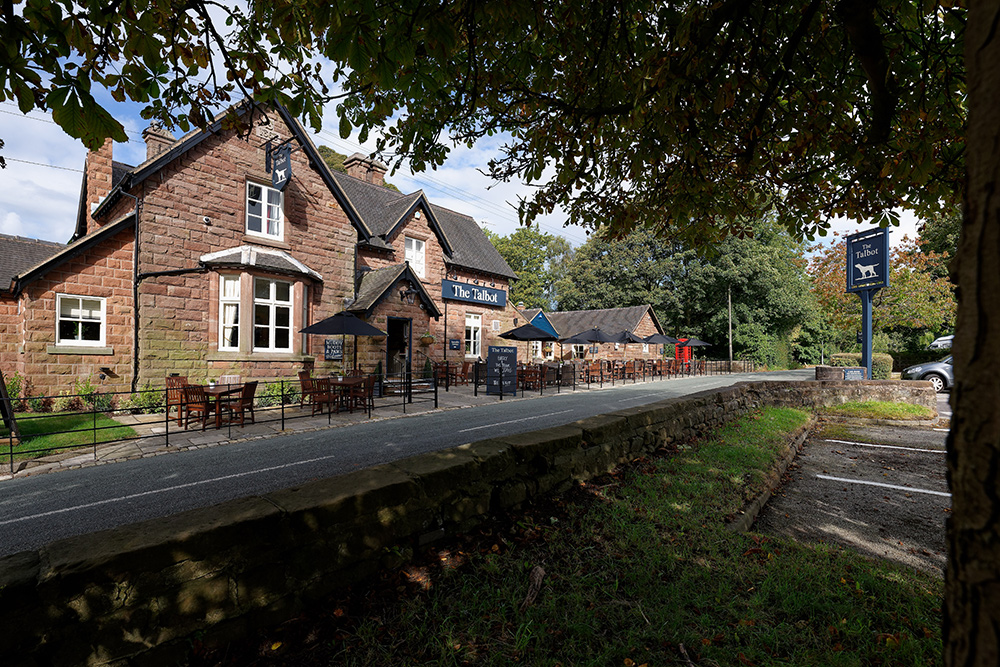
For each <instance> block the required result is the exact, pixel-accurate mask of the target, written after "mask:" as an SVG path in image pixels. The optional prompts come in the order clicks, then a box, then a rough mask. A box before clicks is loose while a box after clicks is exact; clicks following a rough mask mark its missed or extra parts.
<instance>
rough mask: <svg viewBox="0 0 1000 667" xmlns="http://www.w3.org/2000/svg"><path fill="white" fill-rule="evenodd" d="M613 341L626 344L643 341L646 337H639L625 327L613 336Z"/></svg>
mask: <svg viewBox="0 0 1000 667" xmlns="http://www.w3.org/2000/svg"><path fill="white" fill-rule="evenodd" d="M614 342H616V343H624V344H626V345H628V344H629V343H645V342H646V339H645V338H641V337H639V336H636V335H635V334H634V333H632V332H631V331H629V330H628V329H625V330H624V331H622V332H621V333H620V334H618V335H617V336H615V341H614Z"/></svg>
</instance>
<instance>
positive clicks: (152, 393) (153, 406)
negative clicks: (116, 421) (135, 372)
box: [126, 382, 165, 414]
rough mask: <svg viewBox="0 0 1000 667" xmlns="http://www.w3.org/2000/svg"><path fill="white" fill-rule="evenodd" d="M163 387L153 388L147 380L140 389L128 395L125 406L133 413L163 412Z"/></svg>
mask: <svg viewBox="0 0 1000 667" xmlns="http://www.w3.org/2000/svg"><path fill="white" fill-rule="evenodd" d="M164 391H165V390H163V389H153V386H152V385H151V384H150V383H149V382H147V383H146V384H145V385H143V387H142V389H140V390H139V391H137V392H136V393H134V394H132V395H131V396H129V399H128V405H127V406H126V407H127V408H128V409H129V411H130V412H132V413H133V414H152V413H154V412H163V394H164Z"/></svg>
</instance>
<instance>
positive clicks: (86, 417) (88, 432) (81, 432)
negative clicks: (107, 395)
mask: <svg viewBox="0 0 1000 667" xmlns="http://www.w3.org/2000/svg"><path fill="white" fill-rule="evenodd" d="M17 426H18V430H19V432H20V434H21V442H20V443H14V459H15V460H21V459H28V458H35V457H37V456H44V455H46V454H52V453H55V452H56V451H65V450H69V449H75V448H78V447H91V446H93V445H94V442H95V438H96V442H97V443H98V444H100V443H103V442H113V441H115V440H124V439H127V438H134V437H136V432H135V429H133V428H132V427H130V426H124V425H122V424H119V423H118V422H116V421H115V420H114V419H111V418H110V417H108V416H107V415H104V414H101V413H100V412H98V413H97V417H96V431H95V430H94V429H95V418H94V414H93V413H71V414H58V413H57V414H49V415H34V414H32V415H30V416H29V415H18V420H17ZM9 435H10V431H9V430H8V429H0V438H2V439H4V440H6V439H7V438H8V436H9ZM8 442H9V440H8ZM0 444H3V447H2V449H0V455H3V456H9V448H8V446H6V443H0Z"/></svg>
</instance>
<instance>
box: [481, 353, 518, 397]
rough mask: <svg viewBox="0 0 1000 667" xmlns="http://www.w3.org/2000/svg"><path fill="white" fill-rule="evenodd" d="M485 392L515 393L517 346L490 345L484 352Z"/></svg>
mask: <svg viewBox="0 0 1000 667" xmlns="http://www.w3.org/2000/svg"><path fill="white" fill-rule="evenodd" d="M486 393H487V394H507V395H510V394H516V393H517V348H516V347H500V346H498V345H490V347H489V350H488V351H487V353H486Z"/></svg>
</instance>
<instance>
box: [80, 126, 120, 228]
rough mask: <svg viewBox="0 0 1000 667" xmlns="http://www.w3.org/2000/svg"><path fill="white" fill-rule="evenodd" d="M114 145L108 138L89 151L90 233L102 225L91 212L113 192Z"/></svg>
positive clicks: (88, 211) (88, 210) (88, 193)
mask: <svg viewBox="0 0 1000 667" xmlns="http://www.w3.org/2000/svg"><path fill="white" fill-rule="evenodd" d="M114 145H115V144H114V141H112V140H111V139H110V138H108V139H105V140H104V145H103V146H101V147H100V148H98V149H97V150H96V151H90V152H88V153H87V160H86V165H85V167H84V169H85V173H86V176H87V209H86V210H85V211H84V215H85V216H86V218H87V233H88V234H89V233H90V232H92V231H94V230H95V229H97V228H98V227H99V226H100V225H99V224H98V223H97V222H96V221H95V220H94V219H93V217H92V216H91V214H92V213H93V212H94V209H95V208H97V205H98V204H100V203H101V200H102V199H104V198H105V197H107V196H108V193H109V192H111V185H112V184H111V175H112V170H111V157H112V151H113V150H114Z"/></svg>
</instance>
